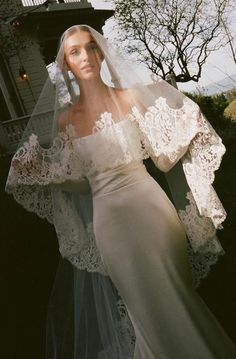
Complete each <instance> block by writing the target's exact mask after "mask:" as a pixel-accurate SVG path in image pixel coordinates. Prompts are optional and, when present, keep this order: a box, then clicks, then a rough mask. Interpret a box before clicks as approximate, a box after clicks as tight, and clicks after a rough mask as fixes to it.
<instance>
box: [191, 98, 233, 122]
mask: <svg viewBox="0 0 236 359" xmlns="http://www.w3.org/2000/svg"><path fill="white" fill-rule="evenodd" d="M187 96H188V97H190V98H191V99H192V100H194V101H195V102H196V103H197V104H198V105H199V107H200V108H201V111H202V112H203V114H204V115H205V116H206V118H207V119H208V121H209V122H210V123H211V124H212V126H213V127H214V128H224V127H225V126H226V122H227V121H226V119H225V117H224V109H225V108H226V107H227V106H228V100H227V98H226V96H225V95H224V94H219V95H215V96H205V95H203V94H201V93H197V94H189V93H188V94H187Z"/></svg>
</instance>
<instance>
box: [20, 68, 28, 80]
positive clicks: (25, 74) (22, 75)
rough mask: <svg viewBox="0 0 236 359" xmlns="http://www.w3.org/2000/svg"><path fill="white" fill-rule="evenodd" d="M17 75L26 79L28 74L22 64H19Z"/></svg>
mask: <svg viewBox="0 0 236 359" xmlns="http://www.w3.org/2000/svg"><path fill="white" fill-rule="evenodd" d="M19 76H20V78H21V79H22V80H24V81H25V80H28V75H27V73H26V70H25V68H24V66H21V67H20V68H19Z"/></svg>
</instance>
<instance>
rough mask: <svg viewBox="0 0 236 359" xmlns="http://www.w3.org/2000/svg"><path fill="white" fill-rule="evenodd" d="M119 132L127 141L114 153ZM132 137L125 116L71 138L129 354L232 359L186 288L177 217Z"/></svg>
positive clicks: (231, 349)
mask: <svg viewBox="0 0 236 359" xmlns="http://www.w3.org/2000/svg"><path fill="white" fill-rule="evenodd" d="M108 122H109V121H108ZM122 133H123V134H125V136H126V139H128V140H127V141H129V139H132V141H130V143H129V146H128V147H127V151H126V152H124V151H123V152H122V158H121V155H120V157H119V155H118V154H119V153H121V151H119V149H120V147H121V145H122V146H123V148H124V141H123V144H122V143H121V142H122V138H123V137H122V135H121V134H122ZM138 141H139V139H138V136H137V133H136V130H135V126H134V124H133V123H132V121H130V119H129V118H127V119H124V120H122V121H120V122H118V123H113V124H112V123H107V124H106V125H105V126H104V128H102V129H100V130H99V131H97V132H95V133H94V134H92V135H90V136H86V137H84V138H78V139H75V140H74V146H75V148H76V149H77V150H78V151H79V154H80V158H81V160H82V162H83V168H84V171H85V175H86V177H87V179H88V181H89V184H90V187H91V191H92V194H93V226H94V234H95V238H96V245H97V247H98V249H99V252H100V255H101V257H102V261H103V264H104V266H105V268H106V271H107V273H108V275H109V276H110V278H111V280H112V281H113V283H114V285H115V286H116V288H117V290H118V292H119V294H120V295H121V297H122V298H123V300H124V302H125V305H126V307H127V311H128V313H129V316H130V319H131V321H132V324H133V327H134V330H135V336H136V343H135V352H134V359H234V358H236V348H235V346H234V344H233V343H232V342H231V340H230V339H229V338H228V336H227V335H226V333H225V332H224V330H223V329H222V327H221V326H220V325H219V323H218V322H217V320H216V319H215V318H214V316H213V315H212V313H211V312H210V311H209V309H208V308H207V306H206V305H205V303H204V302H203V301H202V300H201V298H200V297H199V296H198V294H197V293H196V291H195V290H194V288H193V285H192V278H191V274H190V265H189V262H188V257H187V253H186V237H185V231H184V228H183V225H182V222H181V221H180V219H179V217H178V214H177V212H176V210H175V208H174V206H173V204H172V203H171V202H170V200H169V199H168V197H167V195H166V194H165V193H164V191H163V190H162V189H161V187H160V186H159V185H158V184H157V183H156V181H155V180H154V179H153V178H152V177H151V176H150V175H149V174H148V172H147V171H146V169H145V166H144V165H143V163H142V160H141V159H140V153H138V152H137V148H138V146H140V144H139V145H138ZM131 142H132V144H131ZM179 156H181V153H180V155H179ZM131 157H132V160H130V158H131ZM111 359H113V358H111Z"/></svg>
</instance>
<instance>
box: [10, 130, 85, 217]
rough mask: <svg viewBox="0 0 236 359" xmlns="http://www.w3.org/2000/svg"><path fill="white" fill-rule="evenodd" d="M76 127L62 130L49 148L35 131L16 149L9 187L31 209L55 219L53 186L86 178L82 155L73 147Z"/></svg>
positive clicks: (19, 200) (41, 215)
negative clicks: (39, 139) (84, 176)
mask: <svg viewBox="0 0 236 359" xmlns="http://www.w3.org/2000/svg"><path fill="white" fill-rule="evenodd" d="M72 131H73V129H67V131H66V132H62V133H60V134H59V135H58V136H57V137H56V138H55V139H54V141H53V145H52V146H51V147H50V148H49V149H44V148H42V147H41V146H40V144H39V142H38V138H37V136H36V135H35V134H31V135H30V137H29V140H28V141H27V142H25V143H23V144H22V146H21V147H19V149H18V150H17V151H16V153H15V155H14V157H13V159H12V162H11V167H10V171H9V175H8V179H7V184H6V190H7V192H9V193H12V194H13V196H14V198H15V199H16V201H17V202H19V203H20V204H21V205H23V207H25V208H26V209H27V210H28V211H31V212H35V213H36V214H37V215H38V216H40V217H42V218H46V219H47V220H48V221H49V222H51V223H52V222H53V218H52V201H51V186H52V185H59V184H63V185H64V186H68V184H69V183H73V182H77V183H78V184H79V182H80V181H83V179H84V178H83V173H82V169H81V164H80V158H79V156H78V154H77V153H76V151H74V150H73V135H72V134H73V132H72Z"/></svg>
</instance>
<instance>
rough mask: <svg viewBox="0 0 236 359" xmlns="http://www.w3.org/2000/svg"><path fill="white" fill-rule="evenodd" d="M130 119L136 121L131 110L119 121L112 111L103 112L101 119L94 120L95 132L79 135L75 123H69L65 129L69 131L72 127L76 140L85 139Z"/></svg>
mask: <svg viewBox="0 0 236 359" xmlns="http://www.w3.org/2000/svg"><path fill="white" fill-rule="evenodd" d="M105 121H106V122H105ZM128 121H134V115H133V114H132V113H131V112H129V113H127V114H126V115H125V116H124V117H123V118H122V119H121V120H119V121H114V119H113V117H112V113H111V112H103V113H101V115H100V117H99V119H98V120H96V121H95V122H94V127H93V132H91V133H90V134H88V135H86V136H78V134H77V133H76V131H75V127H74V125H73V124H69V125H67V126H66V128H65V129H66V132H68V131H69V129H70V131H71V130H72V131H73V133H74V136H73V137H74V141H83V140H86V139H90V138H91V137H95V136H97V135H98V134H99V133H101V132H102V131H103V130H104V129H106V128H112V127H115V126H117V125H119V124H123V123H125V122H128Z"/></svg>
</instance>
